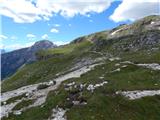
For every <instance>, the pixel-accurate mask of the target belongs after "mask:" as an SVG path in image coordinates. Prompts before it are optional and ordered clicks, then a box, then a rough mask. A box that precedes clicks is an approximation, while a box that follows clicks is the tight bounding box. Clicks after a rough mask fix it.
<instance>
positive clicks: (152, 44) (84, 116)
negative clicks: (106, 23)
mask: <svg viewBox="0 0 160 120" xmlns="http://www.w3.org/2000/svg"><path fill="white" fill-rule="evenodd" d="M36 58H37V59H38V60H37V61H36V62H34V63H31V64H27V65H25V66H24V67H22V68H20V69H19V70H18V71H17V72H16V73H15V74H14V75H12V76H11V77H9V78H8V79H6V80H5V81H2V97H1V99H2V100H1V101H2V112H1V118H2V120H159V119H160V16H148V17H145V18H143V19H140V20H138V21H135V22H134V23H132V24H129V25H121V26H118V27H117V28H114V29H112V30H109V31H102V32H98V33H94V34H91V35H88V36H83V37H80V38H77V39H76V40H73V41H72V42H71V43H70V44H68V45H64V46H60V47H57V48H53V49H47V50H40V51H38V52H37V53H36Z"/></svg>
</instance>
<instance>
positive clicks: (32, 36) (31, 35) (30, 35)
mask: <svg viewBox="0 0 160 120" xmlns="http://www.w3.org/2000/svg"><path fill="white" fill-rule="evenodd" d="M26 36H27V37H28V38H35V37H36V36H35V35H33V34H27V35H26Z"/></svg>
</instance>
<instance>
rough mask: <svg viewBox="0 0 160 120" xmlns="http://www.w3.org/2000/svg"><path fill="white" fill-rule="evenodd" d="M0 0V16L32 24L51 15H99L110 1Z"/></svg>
mask: <svg viewBox="0 0 160 120" xmlns="http://www.w3.org/2000/svg"><path fill="white" fill-rule="evenodd" d="M32 1H33V0H2V2H1V8H0V14H1V15H4V16H7V17H10V18H12V19H13V20H14V21H15V22H17V23H33V22H35V21H37V20H49V19H50V18H51V17H52V16H53V15H56V14H60V15H62V16H64V17H74V16H75V15H78V14H79V15H84V16H87V15H89V14H90V13H93V12H94V13H101V12H103V11H104V10H106V9H107V8H108V7H109V6H110V4H111V2H112V0H89V1H86V0H76V1H75V0H63V1H55V0H36V1H34V2H35V5H34V4H33V2H32Z"/></svg>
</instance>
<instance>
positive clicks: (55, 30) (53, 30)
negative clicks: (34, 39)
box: [50, 28, 59, 33]
mask: <svg viewBox="0 0 160 120" xmlns="http://www.w3.org/2000/svg"><path fill="white" fill-rule="evenodd" d="M50 32H52V33H58V32H59V30H58V29H56V28H52V29H51V30H50Z"/></svg>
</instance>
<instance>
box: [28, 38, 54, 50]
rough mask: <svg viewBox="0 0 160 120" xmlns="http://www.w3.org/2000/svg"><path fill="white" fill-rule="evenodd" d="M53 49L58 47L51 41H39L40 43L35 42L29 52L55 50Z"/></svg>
mask: <svg viewBox="0 0 160 120" xmlns="http://www.w3.org/2000/svg"><path fill="white" fill-rule="evenodd" d="M53 47H56V45H55V44H53V43H52V42H51V41H49V40H41V41H38V42H35V44H34V45H32V46H31V47H30V48H29V50H31V51H35V50H36V51H37V50H39V49H48V48H53Z"/></svg>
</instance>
